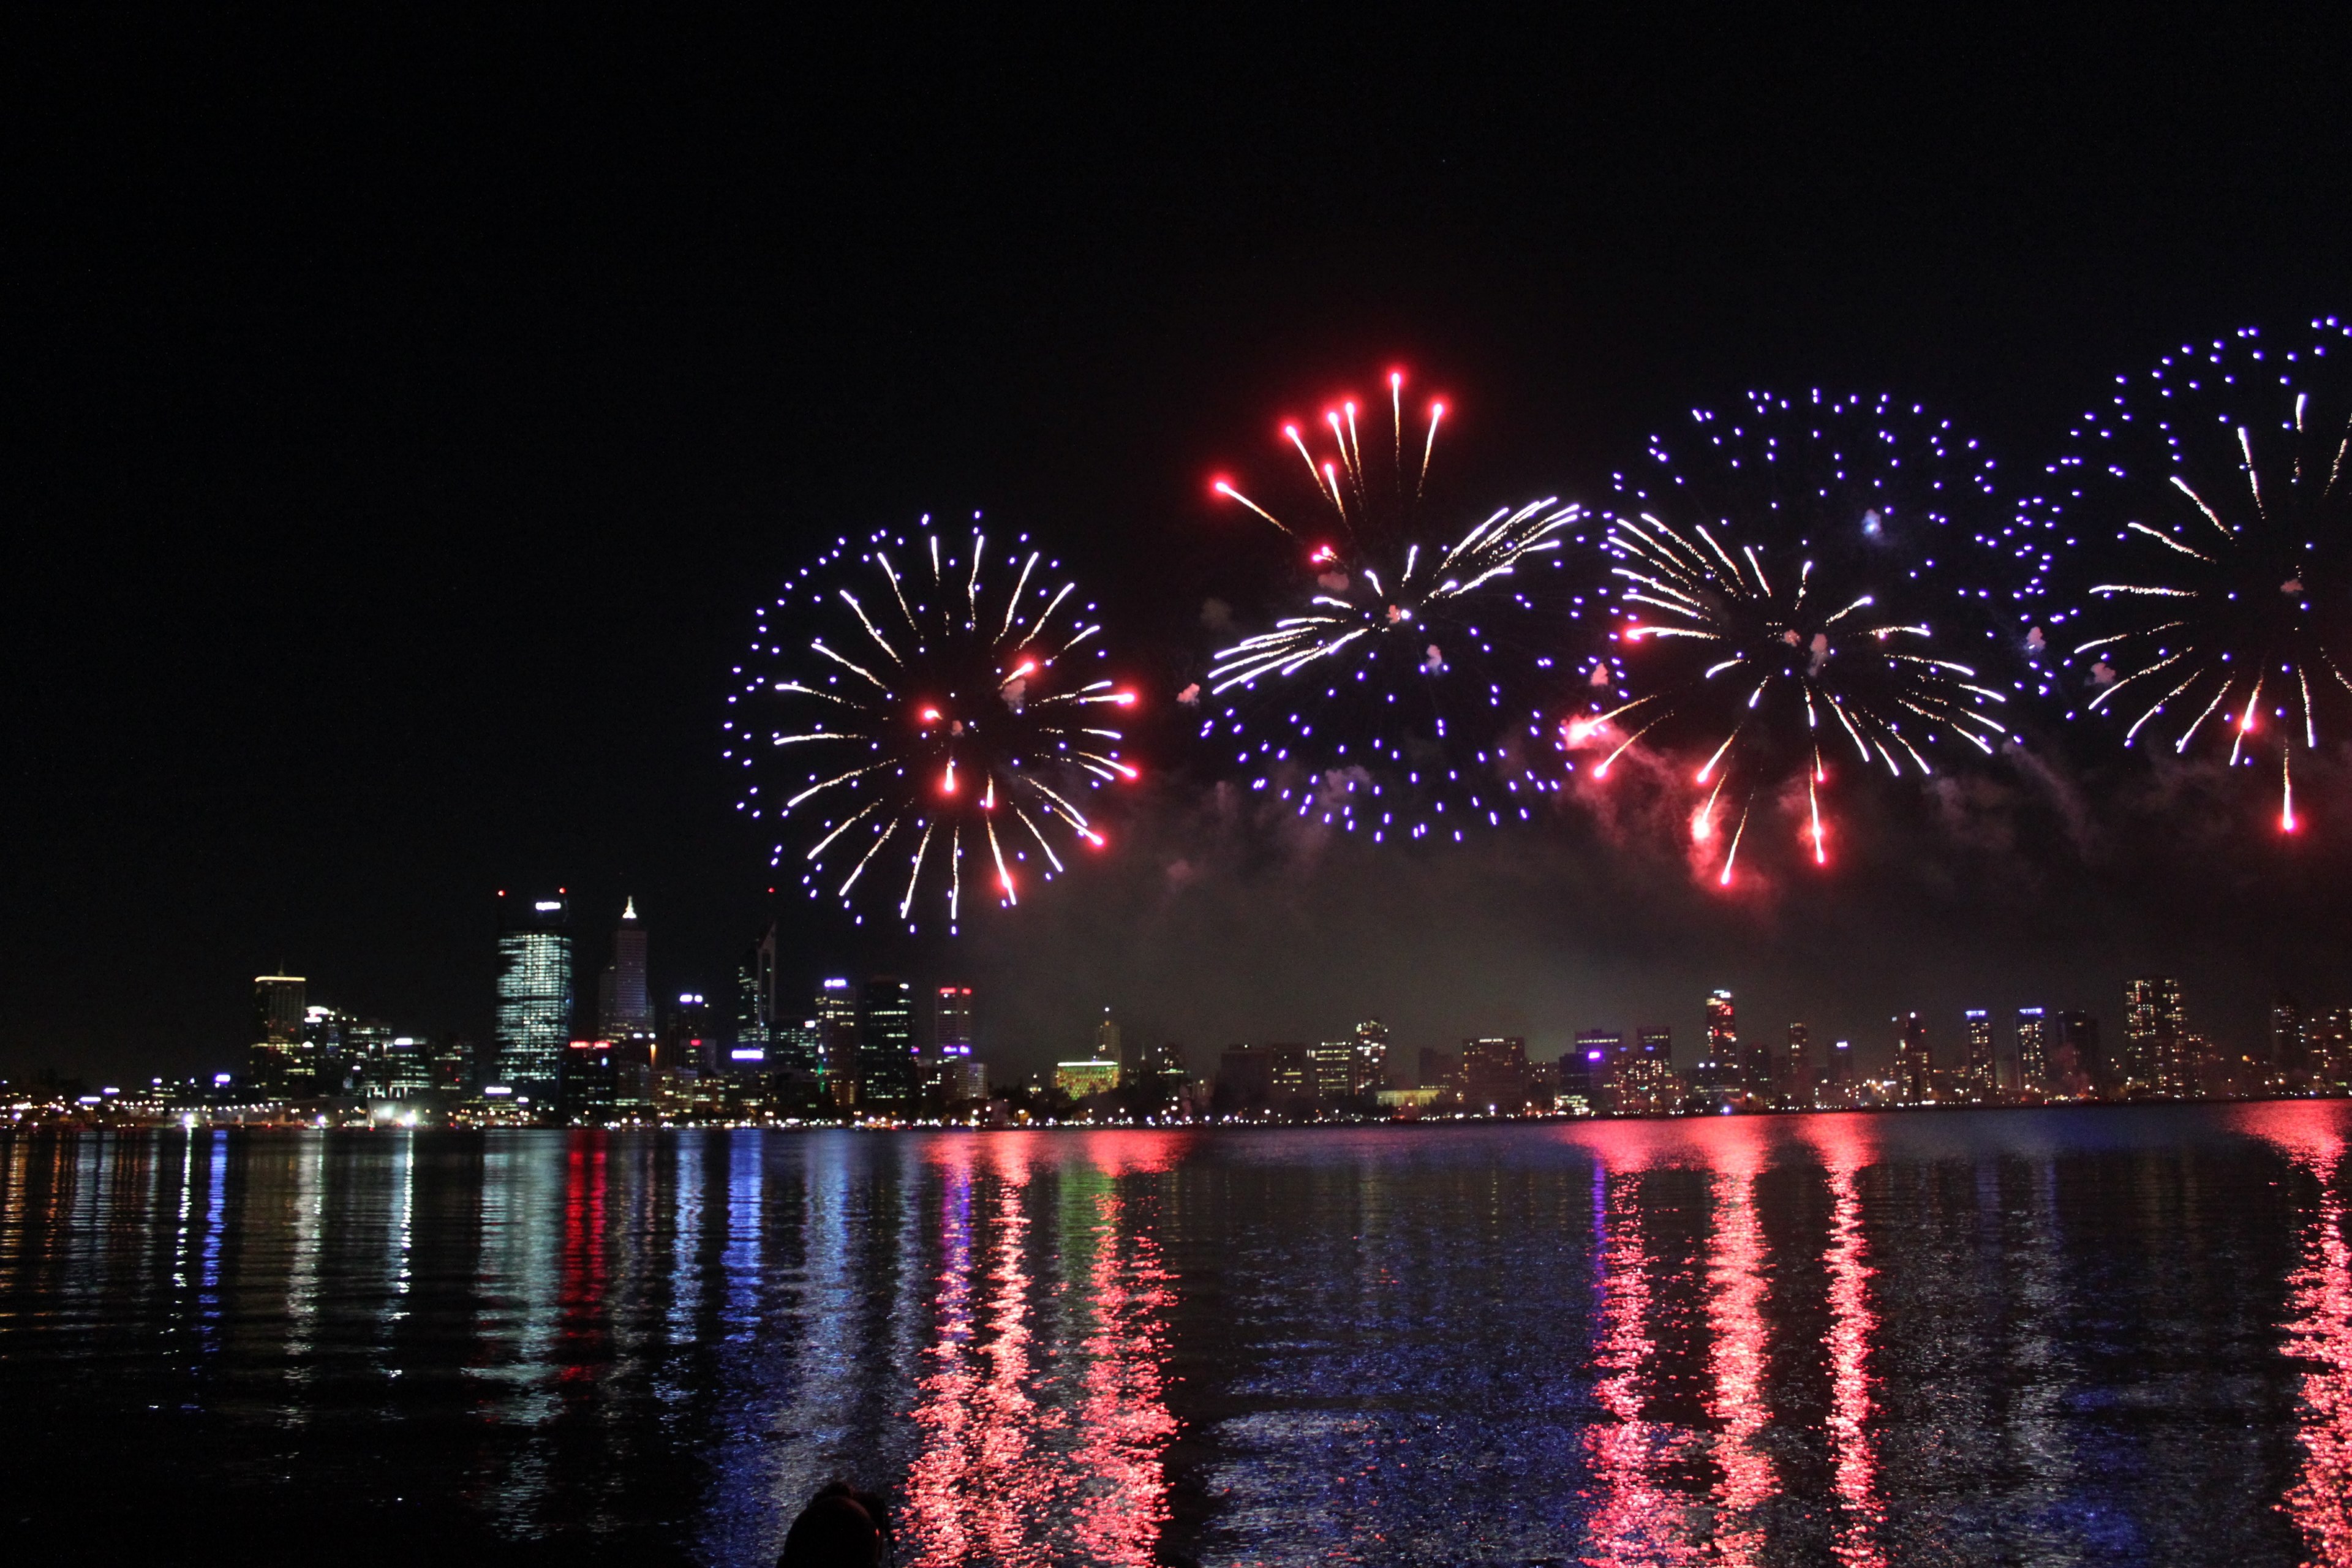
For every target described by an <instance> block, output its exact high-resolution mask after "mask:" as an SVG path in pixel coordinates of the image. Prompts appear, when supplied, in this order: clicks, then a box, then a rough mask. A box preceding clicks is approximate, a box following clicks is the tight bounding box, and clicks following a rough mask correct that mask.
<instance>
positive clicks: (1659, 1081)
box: [1617, 1024, 1676, 1115]
mask: <svg viewBox="0 0 2352 1568" xmlns="http://www.w3.org/2000/svg"><path fill="white" fill-rule="evenodd" d="M1617 1087H1618V1106H1617V1109H1618V1110H1619V1111H1620V1112H1621V1113H1625V1114H1632V1115H1656V1114H1657V1113H1659V1112H1661V1111H1666V1110H1673V1109H1674V1105H1675V1098H1676V1097H1675V1032H1674V1030H1673V1028H1672V1027H1671V1026H1667V1025H1664V1024H1643V1025H1640V1026H1637V1027H1636V1028H1635V1029H1634V1030H1633V1055H1632V1056H1631V1057H1629V1058H1626V1062H1625V1067H1624V1069H1623V1071H1622V1072H1621V1073H1620V1074H1619V1075H1618V1086H1617Z"/></svg>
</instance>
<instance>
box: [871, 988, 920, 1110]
mask: <svg viewBox="0 0 2352 1568" xmlns="http://www.w3.org/2000/svg"><path fill="white" fill-rule="evenodd" d="M915 1068H916V1062H915V988H914V987H913V986H912V985H910V984H908V983H907V982H906V981H904V980H898V979H893V978H892V977H891V976H889V975H887V974H877V975H875V976H874V977H873V978H871V979H869V980H868V981H866V984H864V985H863V986H862V987H860V988H859V990H858V994H857V1105H858V1109H859V1110H876V1111H880V1112H882V1113H884V1114H886V1115H895V1116H904V1115H906V1114H908V1112H910V1111H912V1110H914V1109H915Z"/></svg>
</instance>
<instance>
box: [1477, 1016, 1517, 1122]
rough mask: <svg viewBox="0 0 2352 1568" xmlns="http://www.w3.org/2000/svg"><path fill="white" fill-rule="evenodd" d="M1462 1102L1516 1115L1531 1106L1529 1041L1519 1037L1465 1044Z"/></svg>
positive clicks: (1490, 1037) (1506, 1036)
mask: <svg viewBox="0 0 2352 1568" xmlns="http://www.w3.org/2000/svg"><path fill="white" fill-rule="evenodd" d="M1462 1100H1463V1103H1464V1104H1465V1106H1466V1107H1467V1108H1468V1109H1470V1110H1474V1111H1478V1110H1491V1111H1494V1112H1496V1114H1498V1115H1506V1116H1516V1115H1517V1114H1518V1113H1519V1112H1520V1111H1522V1110H1526V1109H1527V1103H1528V1042H1527V1040H1526V1039H1525V1037H1521V1036H1518V1035H1503V1036H1488V1037H1486V1038H1483V1039H1475V1040H1465V1041H1463V1042H1462Z"/></svg>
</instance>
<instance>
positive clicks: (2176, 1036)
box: [2122, 975, 2196, 1095]
mask: <svg viewBox="0 0 2352 1568" xmlns="http://www.w3.org/2000/svg"><path fill="white" fill-rule="evenodd" d="M2188 1034H2189V1026H2188V1023H2187V1020H2186V1019H2185V1017H2184V1016H2183V1015H2182V1009H2181V1005H2180V982H2179V981H2178V980H2175V979H2172V978H2171V977H2169V976H2168V975H2150V976H2147V977H2145V978H2142V979H2139V980H2134V981H2130V982H2128V983H2127V984H2126V985H2125V986H2124V1059H2123V1064H2122V1065H2123V1069H2124V1092H2125V1093H2126V1094H2161V1095H2181V1094H2186V1093H2188V1092H2189V1089H2192V1088H2193V1087H2194V1085H2195V1082H2196V1071H2195V1064H2194V1063H2192V1062H2190V1061H2189V1042H2188V1038H2187V1037H2188Z"/></svg>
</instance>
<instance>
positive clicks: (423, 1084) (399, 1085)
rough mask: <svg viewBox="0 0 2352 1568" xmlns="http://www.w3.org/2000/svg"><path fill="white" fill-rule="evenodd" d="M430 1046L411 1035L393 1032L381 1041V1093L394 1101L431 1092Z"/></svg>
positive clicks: (412, 1098)
mask: <svg viewBox="0 0 2352 1568" xmlns="http://www.w3.org/2000/svg"><path fill="white" fill-rule="evenodd" d="M433 1079H434V1060H433V1046H432V1042H431V1041H429V1040H424V1039H420V1038H418V1037H415V1036H414V1035H394V1037H392V1038H391V1039H390V1040H389V1041H387V1042H386V1044H385V1050H384V1074H383V1087H384V1093H385V1094H386V1095H388V1096H389V1097H391V1098H392V1099H394V1100H419V1099H422V1098H424V1097H425V1096H426V1095H429V1094H431V1093H432V1092H433V1089H434V1088H435V1085H434V1081H433Z"/></svg>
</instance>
